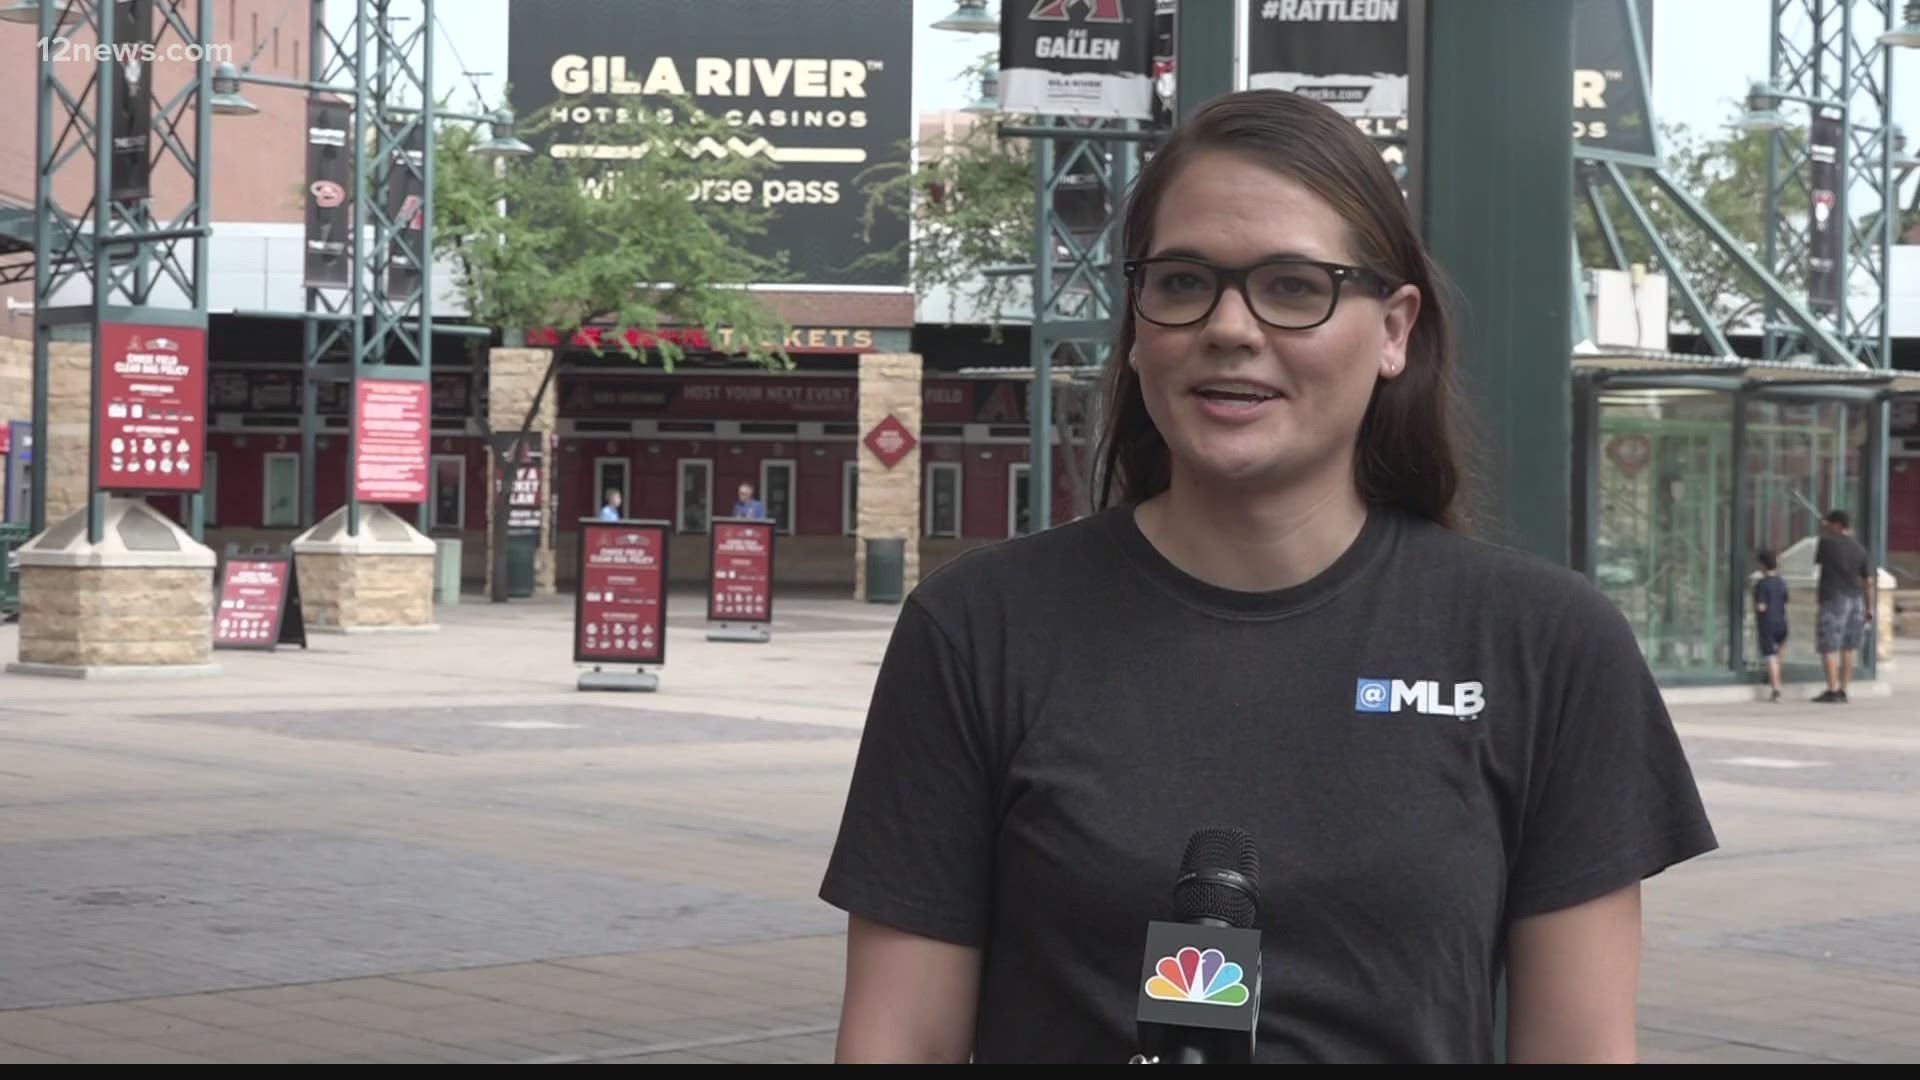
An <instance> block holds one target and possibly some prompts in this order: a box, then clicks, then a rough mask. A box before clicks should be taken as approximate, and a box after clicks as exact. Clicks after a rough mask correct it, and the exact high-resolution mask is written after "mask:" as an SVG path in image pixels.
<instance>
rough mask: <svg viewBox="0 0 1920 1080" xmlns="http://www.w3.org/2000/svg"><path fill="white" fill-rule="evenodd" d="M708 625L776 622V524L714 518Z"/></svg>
mask: <svg viewBox="0 0 1920 1080" xmlns="http://www.w3.org/2000/svg"><path fill="white" fill-rule="evenodd" d="M711 536H712V539H711V540H710V541H709V548H710V551H711V553H712V560H711V562H710V564H709V565H710V566H711V570H710V571H709V573H710V574H712V577H711V578H709V579H708V581H707V621H708V622H752V623H764V622H771V621H773V522H771V521H757V520H756V521H748V520H742V519H739V518H715V519H714V522H713V531H712V534H711Z"/></svg>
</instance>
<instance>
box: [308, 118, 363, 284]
mask: <svg viewBox="0 0 1920 1080" xmlns="http://www.w3.org/2000/svg"><path fill="white" fill-rule="evenodd" d="M352 124H353V106H352V104H351V103H347V102H340V101H328V100H325V99H323V98H318V97H310V98H308V99H307V188H306V203H307V257H306V285H307V287H308V288H346V287H347V285H348V284H349V282H348V280H347V276H348V273H349V272H350V271H351V270H352V268H353V259H352V252H351V251H350V250H349V248H348V247H347V245H348V244H349V243H350V242H351V239H352V233H351V231H350V230H351V229H352V227H353V221H352V209H353V208H352V199H353V192H352V191H351V189H350V186H351V185H352V183H353V158H352V157H351V156H349V155H350V154H351V153H352V142H351V140H350V139H349V138H348V136H347V132H348V129H349V128H350V127H351V126H352Z"/></svg>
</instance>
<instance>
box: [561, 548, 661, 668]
mask: <svg viewBox="0 0 1920 1080" xmlns="http://www.w3.org/2000/svg"><path fill="white" fill-rule="evenodd" d="M666 584H667V523H666V522H664V521H601V520H599V519H597V518H587V519H584V520H582V521H581V522H580V580H579V583H578V584H577V585H576V586H575V588H574V593H573V661H574V663H576V664H585V663H615V664H664V663H666V661H667V592H666Z"/></svg>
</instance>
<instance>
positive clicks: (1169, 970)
mask: <svg viewBox="0 0 1920 1080" xmlns="http://www.w3.org/2000/svg"><path fill="white" fill-rule="evenodd" d="M1154 970H1155V971H1156V972H1158V974H1156V975H1154V976H1153V977H1152V978H1150V979H1148V980H1147V996H1148V997H1150V998H1155V999H1157V1000H1160V1001H1194V1002H1199V1003H1200V1004H1202V1005H1245V1004H1246V1003H1247V998H1248V996H1249V995H1248V993H1247V984H1246V983H1244V982H1242V981H1241V979H1242V977H1243V975H1244V972H1242V971H1241V970H1240V965H1239V964H1236V963H1234V962H1233V961H1231V960H1229V959H1227V957H1226V954H1225V953H1222V952H1221V951H1220V950H1219V949H1208V950H1206V951H1205V952H1202V951H1200V950H1199V949H1196V948H1193V947H1192V946H1188V947H1187V948H1184V949H1181V950H1180V951H1179V952H1178V953H1175V954H1174V955H1172V956H1163V957H1161V958H1160V962H1159V963H1158V964H1156V965H1154Z"/></svg>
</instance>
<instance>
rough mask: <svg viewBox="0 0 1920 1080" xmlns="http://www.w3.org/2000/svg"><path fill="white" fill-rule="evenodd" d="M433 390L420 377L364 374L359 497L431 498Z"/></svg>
mask: <svg viewBox="0 0 1920 1080" xmlns="http://www.w3.org/2000/svg"><path fill="white" fill-rule="evenodd" d="M429 392H430V387H429V386H428V385H427V384H426V383H425V382H423V381H420V380H417V379H412V380H410V379H360V380H358V381H357V382H355V383H354V385H353V497H354V499H355V500H356V501H359V502H390V503H422V502H426V501H427V439H428V437H429V436H430V435H431V432H430V431H429V429H428V426H427V425H428V423H429V416H430V412H431V406H430V403H429V400H428V395H429Z"/></svg>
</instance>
